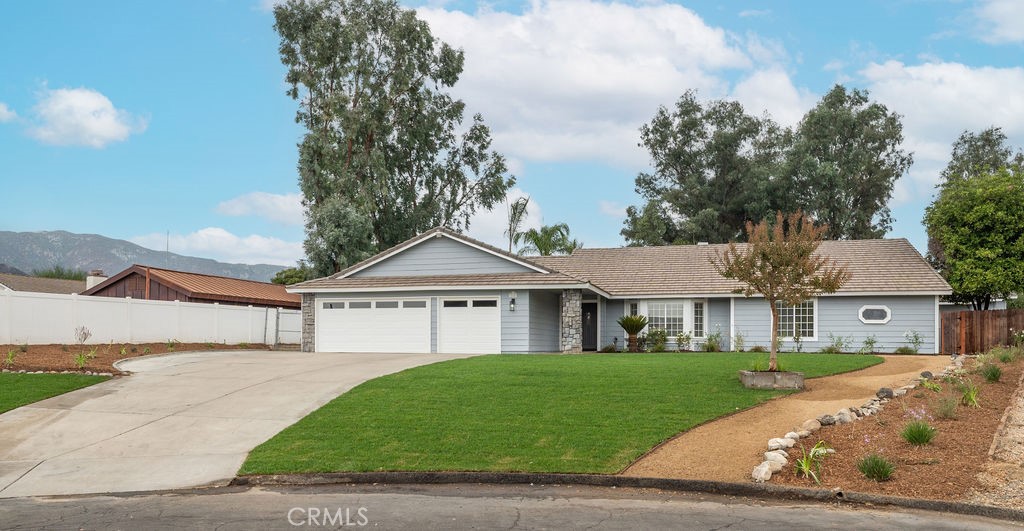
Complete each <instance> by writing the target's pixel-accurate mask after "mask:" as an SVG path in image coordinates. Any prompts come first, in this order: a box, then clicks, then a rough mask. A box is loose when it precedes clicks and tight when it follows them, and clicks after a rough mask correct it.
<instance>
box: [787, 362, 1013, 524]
mask: <svg viewBox="0 0 1024 531" xmlns="http://www.w3.org/2000/svg"><path fill="white" fill-rule="evenodd" d="M995 363H996V364H997V365H999V366H1000V367H1001V368H1002V369H1003V374H1002V377H1001V379H1000V380H999V381H998V382H995V383H988V382H986V381H985V379H984V378H983V377H982V376H981V375H980V374H977V373H973V372H971V371H970V369H971V368H972V367H973V365H974V363H973V360H967V362H966V363H965V365H964V368H965V369H967V373H966V374H965V375H964V377H965V378H970V379H971V380H972V381H974V382H975V383H976V384H977V385H979V386H980V387H981V393H980V395H979V404H980V407H978V408H972V407H967V406H963V405H960V406H959V407H958V408H957V416H956V418H955V419H942V418H939V415H938V414H937V413H936V412H937V409H938V403H939V400H940V398H941V397H943V396H955V397H957V398H958V397H959V396H960V393H959V392H958V391H957V386H956V385H955V384H953V383H947V382H943V381H941V380H937V383H939V384H940V385H941V386H942V390H941V391H940V392H935V391H930V390H927V389H924V388H921V387H918V388H916V389H913V390H911V391H909V392H908V393H907V394H906V395H904V396H903V397H899V398H896V399H894V400H892V401H890V402H889V403H888V404H886V405H885V408H884V409H883V410H882V411H881V412H879V414H878V415H875V416H870V417H866V418H864V419H861V420H859V421H856V422H852V423H849V424H843V425H835V426H826V427H823V428H822V429H821V430H820V431H818V432H817V433H815V434H813V435H812V436H811V437H810V438H808V439H804V440H803V441H802V442H803V443H804V444H806V445H807V446H808V447H809V446H812V445H813V444H814V443H816V442H818V441H819V440H823V441H825V443H826V444H827V445H828V446H830V447H831V448H834V449H835V450H836V453H835V454H833V455H830V456H828V457H827V458H826V459H825V460H824V462H823V464H822V469H821V484H820V485H816V484H815V483H814V482H813V481H812V480H810V479H806V478H803V477H797V475H796V472H795V470H794V466H793V465H794V461H795V458H798V457H800V456H801V455H802V454H801V450H800V446H799V445H797V446H796V447H794V448H792V449H791V450H790V451H789V454H790V464H789V465H788V466H786V467H785V468H783V470H782V471H781V472H778V473H776V474H775V475H774V476H772V479H771V482H772V483H776V484H784V485H794V486H800V487H811V488H814V487H818V488H823V489H838V490H846V491H855V492H867V493H876V494H887V495H893V496H905V497H913V498H929V499H936V500H956V501H966V500H969V499H971V498H972V493H976V492H979V491H980V492H984V491H985V490H986V489H990V488H991V485H989V486H986V485H984V484H982V482H981V481H979V479H978V476H979V474H981V473H982V472H983V471H984V470H985V467H986V465H987V464H988V463H989V455H988V452H989V447H990V445H991V444H992V441H993V438H994V437H995V435H996V429H997V427H998V426H999V423H1000V420H1001V419H1002V418H1003V416H1004V412H1005V411H1007V407H1008V406H1009V405H1010V403H1011V398H1012V397H1013V395H1014V392H1015V391H1016V389H1017V384H1018V381H1020V377H1021V372H1022V370H1024V359H1017V360H1016V361H1014V362H1011V363H1009V364H1005V363H1001V362H999V361H998V360H996V361H995ZM919 417H923V418H924V419H925V420H927V421H928V423H929V424H931V425H932V426H933V427H935V428H937V429H938V434H937V435H936V437H935V439H934V440H933V441H932V442H931V444H928V445H924V446H913V445H911V444H910V443H908V442H906V441H905V440H903V438H902V437H901V436H900V432H901V431H902V430H903V428H904V426H905V425H906V424H907V423H908V422H910V421H912V420H915V418H919ZM808 449H809V448H808ZM870 453H878V454H879V455H881V456H884V457H885V458H887V459H888V460H890V461H891V462H892V463H894V464H895V465H896V471H895V473H894V474H893V476H892V478H891V479H890V480H889V481H885V482H875V481H872V480H869V479H867V478H865V477H864V476H863V475H862V474H861V473H860V471H858V470H857V462H858V461H859V460H860V459H861V458H862V457H864V456H865V455H867V454H870ZM1022 503H1024V500H1018V502H1017V505H1018V506H1019V505H1021V504H1022Z"/></svg>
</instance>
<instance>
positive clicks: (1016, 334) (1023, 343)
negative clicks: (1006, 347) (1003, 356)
mask: <svg viewBox="0 0 1024 531" xmlns="http://www.w3.org/2000/svg"><path fill="white" fill-rule="evenodd" d="M1010 344H1011V345H1013V346H1015V347H1024V330H1017V331H1014V330H1013V329H1012V328H1011V329H1010Z"/></svg>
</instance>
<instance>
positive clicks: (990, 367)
mask: <svg viewBox="0 0 1024 531" xmlns="http://www.w3.org/2000/svg"><path fill="white" fill-rule="evenodd" d="M981 375H982V376H984V377H985V381H986V382H988V383H995V382H998V381H999V379H1000V378H1002V376H1003V370H1002V369H1000V368H999V366H998V365H996V364H994V363H986V364H985V365H982V366H981Z"/></svg>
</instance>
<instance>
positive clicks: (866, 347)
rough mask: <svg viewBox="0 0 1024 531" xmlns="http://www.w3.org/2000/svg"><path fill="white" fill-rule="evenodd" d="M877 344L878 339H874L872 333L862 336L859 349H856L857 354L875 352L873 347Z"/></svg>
mask: <svg viewBox="0 0 1024 531" xmlns="http://www.w3.org/2000/svg"><path fill="white" fill-rule="evenodd" d="M877 345H878V339H876V338H875V335H874V334H872V335H870V336H868V337H866V338H864V344H863V345H861V347H860V350H858V351H857V352H858V353H859V354H874V353H875V347H876V346H877Z"/></svg>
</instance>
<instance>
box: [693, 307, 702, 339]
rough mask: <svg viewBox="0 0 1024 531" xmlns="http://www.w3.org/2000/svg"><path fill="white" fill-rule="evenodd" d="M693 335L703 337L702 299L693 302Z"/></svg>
mask: <svg viewBox="0 0 1024 531" xmlns="http://www.w3.org/2000/svg"><path fill="white" fill-rule="evenodd" d="M693 337H704V301H694V303H693Z"/></svg>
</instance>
